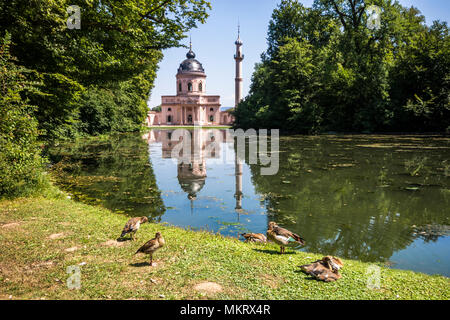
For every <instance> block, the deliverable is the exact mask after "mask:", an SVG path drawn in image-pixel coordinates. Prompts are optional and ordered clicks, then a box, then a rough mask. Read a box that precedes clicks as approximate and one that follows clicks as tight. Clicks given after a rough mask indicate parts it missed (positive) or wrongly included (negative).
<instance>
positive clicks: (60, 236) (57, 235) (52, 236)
mask: <svg viewBox="0 0 450 320" xmlns="http://www.w3.org/2000/svg"><path fill="white" fill-rule="evenodd" d="M65 236H66V235H65V234H64V233H54V234H51V235H49V236H48V239H50V240H56V239H61V238H64V237H65Z"/></svg>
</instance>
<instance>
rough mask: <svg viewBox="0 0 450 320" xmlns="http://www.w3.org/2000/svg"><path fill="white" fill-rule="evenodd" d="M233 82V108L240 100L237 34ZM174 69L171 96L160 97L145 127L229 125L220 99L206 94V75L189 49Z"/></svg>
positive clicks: (239, 47)
mask: <svg viewBox="0 0 450 320" xmlns="http://www.w3.org/2000/svg"><path fill="white" fill-rule="evenodd" d="M235 45H236V54H235V56H234V59H235V60H236V79H235V86H236V88H235V107H236V106H237V105H238V103H239V102H240V101H241V100H242V60H243V59H244V56H243V54H242V48H241V47H242V41H241V40H240V32H239V35H238V39H237V40H236V42H235ZM186 58H187V59H186V60H184V61H183V62H182V63H181V64H180V67H179V68H178V73H177V75H176V92H177V95H175V96H162V97H161V99H162V103H161V111H159V112H155V111H150V112H149V113H148V116H147V119H146V124H147V126H149V127H151V126H171V125H173V126H221V125H231V124H233V122H234V119H233V116H232V115H231V114H230V113H229V112H228V111H221V110H220V107H221V104H220V96H218V95H207V94H206V73H205V70H204V69H203V66H202V64H201V63H200V62H199V61H198V60H196V59H195V53H194V52H193V51H192V44H191V45H190V50H189V52H188V53H187V54H186Z"/></svg>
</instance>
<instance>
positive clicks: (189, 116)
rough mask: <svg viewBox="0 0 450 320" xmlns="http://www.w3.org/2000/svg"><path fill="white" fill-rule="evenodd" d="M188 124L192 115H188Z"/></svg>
mask: <svg viewBox="0 0 450 320" xmlns="http://www.w3.org/2000/svg"><path fill="white" fill-rule="evenodd" d="M188 122H189V123H192V114H190V115H188Z"/></svg>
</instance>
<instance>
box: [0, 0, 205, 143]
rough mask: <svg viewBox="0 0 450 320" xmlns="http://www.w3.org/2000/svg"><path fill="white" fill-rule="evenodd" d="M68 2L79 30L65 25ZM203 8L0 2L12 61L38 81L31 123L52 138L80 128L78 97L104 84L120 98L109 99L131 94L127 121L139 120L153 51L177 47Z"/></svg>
mask: <svg viewBox="0 0 450 320" xmlns="http://www.w3.org/2000/svg"><path fill="white" fill-rule="evenodd" d="M70 5H78V6H79V7H80V9H81V29H79V30H77V29H73V30H71V29H68V28H67V25H66V21H67V19H68V18H69V14H68V13H67V11H66V10H67V8H68V7H69V6H70ZM210 8H211V7H210V4H209V2H207V1H205V0H171V1H167V0H147V1H142V0H102V1H100V0H93V1H86V0H74V1H72V0H71V1H68V0H56V1H54V0H32V1H21V0H17V1H10V2H1V3H0V24H1V25H2V26H6V28H7V30H8V31H9V32H10V33H11V35H12V40H13V46H12V48H11V50H12V53H13V54H14V55H15V56H16V57H17V58H18V61H19V63H20V64H21V65H23V66H24V67H26V68H28V69H30V70H34V71H36V77H38V78H39V79H40V80H41V82H42V87H41V90H40V91H41V92H42V94H40V95H38V96H34V95H30V96H29V99H30V101H31V102H32V103H33V104H35V105H37V106H38V109H37V111H36V117H37V119H38V120H39V127H40V128H41V129H44V130H45V131H46V135H47V138H56V137H61V136H67V135H71V134H73V132H74V131H76V129H77V128H82V129H83V128H86V126H85V125H84V124H82V125H79V122H80V119H78V118H77V115H78V114H80V110H79V105H80V102H81V103H82V101H81V100H80V99H82V97H86V96H90V98H92V97H93V94H92V91H93V90H99V91H101V90H108V91H109V92H111V93H112V94H113V95H117V96H119V97H121V98H119V99H115V101H117V102H119V101H120V100H121V99H122V98H124V96H128V97H129V98H131V99H132V100H136V101H137V100H139V101H138V102H137V103H134V104H128V107H129V108H136V110H130V112H129V114H130V118H129V120H130V121H131V122H132V123H133V124H134V126H137V125H139V124H140V123H142V121H143V119H144V117H145V114H144V113H142V106H143V103H145V101H146V100H147V98H148V95H149V92H150V90H151V88H152V86H153V80H154V77H155V75H156V70H157V65H158V63H159V61H160V60H161V58H162V53H161V50H163V49H166V48H170V47H174V46H180V45H181V40H182V39H183V38H184V37H185V33H186V31H188V30H190V29H191V28H194V27H195V26H196V25H197V23H199V22H200V23H203V22H204V21H205V19H206V18H207V16H208V14H207V12H206V10H207V9H210ZM143 76H145V77H148V78H147V81H145V79H143V78H142V77H143ZM132 83H134V84H136V83H138V84H139V85H140V87H133V86H132V85H131V84H132ZM94 87H95V88H96V89H94ZM125 87H127V89H126V94H123V92H122V89H124V88H125ZM116 90H118V91H117V92H116ZM87 91H90V92H87ZM143 91H144V92H145V94H143ZM97 97H100V96H99V95H97ZM90 100H91V102H92V99H90ZM102 103H103V102H100V101H99V104H102ZM90 105H91V106H92V103H90ZM113 108H115V109H116V108H117V109H120V108H121V106H119V105H117V104H116V105H113ZM84 111H86V110H84ZM94 113H95V112H94ZM84 114H87V113H86V112H84ZM96 114H97V115H100V114H101V113H100V112H96ZM126 114H127V113H125V115H126ZM137 114H139V117H135V115H137ZM103 120H104V121H106V119H103ZM83 121H89V119H88V118H85V119H83ZM95 122H97V123H98V121H97V120H95V119H94V123H91V124H88V125H87V127H92V126H95ZM102 130H103V129H102V128H99V130H97V129H95V130H91V129H88V133H89V132H92V131H102Z"/></svg>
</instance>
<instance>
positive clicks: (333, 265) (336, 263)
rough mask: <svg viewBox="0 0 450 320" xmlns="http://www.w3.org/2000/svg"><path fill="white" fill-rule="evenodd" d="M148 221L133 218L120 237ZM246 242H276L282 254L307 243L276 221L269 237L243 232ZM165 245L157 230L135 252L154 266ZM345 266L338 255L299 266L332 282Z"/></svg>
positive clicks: (338, 276)
mask: <svg viewBox="0 0 450 320" xmlns="http://www.w3.org/2000/svg"><path fill="white" fill-rule="evenodd" d="M146 222H148V218H147V217H137V218H131V219H130V220H128V222H127V223H126V224H125V227H124V228H123V230H122V234H121V235H120V238H121V239H123V238H124V237H125V236H126V235H127V234H129V235H130V236H131V240H135V237H134V236H135V234H136V232H137V231H138V230H139V228H140V226H141V224H143V223H146ZM242 236H243V237H244V238H245V242H253V243H267V241H272V242H275V243H276V244H278V245H279V246H280V254H283V253H285V251H286V247H289V248H295V247H298V246H303V245H305V240H304V239H303V238H302V237H300V236H299V235H298V234H295V233H293V232H291V231H289V230H287V229H285V228H282V227H280V226H279V225H278V224H276V223H275V222H273V221H271V222H269V227H268V229H267V237H266V236H265V235H264V234H262V233H243V234H242ZM164 245H165V241H164V238H163V236H162V235H161V232H157V233H156V235H155V238H153V239H151V240H149V241H147V242H146V243H145V244H144V245H143V246H142V247H140V248H139V249H138V250H137V251H136V253H135V254H138V253H144V254H148V255H150V266H153V253H155V252H156V251H157V250H158V249H160V248H162V247H163V246H164ZM343 266H344V264H343V262H342V261H341V260H340V259H339V258H336V257H332V256H326V257H323V258H322V259H321V260H317V261H314V262H312V263H310V264H305V265H302V266H299V267H300V269H301V270H302V271H303V272H305V273H307V274H309V275H311V276H312V277H314V278H316V279H318V280H322V281H326V282H330V281H336V280H338V279H340V278H341V277H342V276H341V275H340V273H339V270H340V269H341V268H342V267H343Z"/></svg>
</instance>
